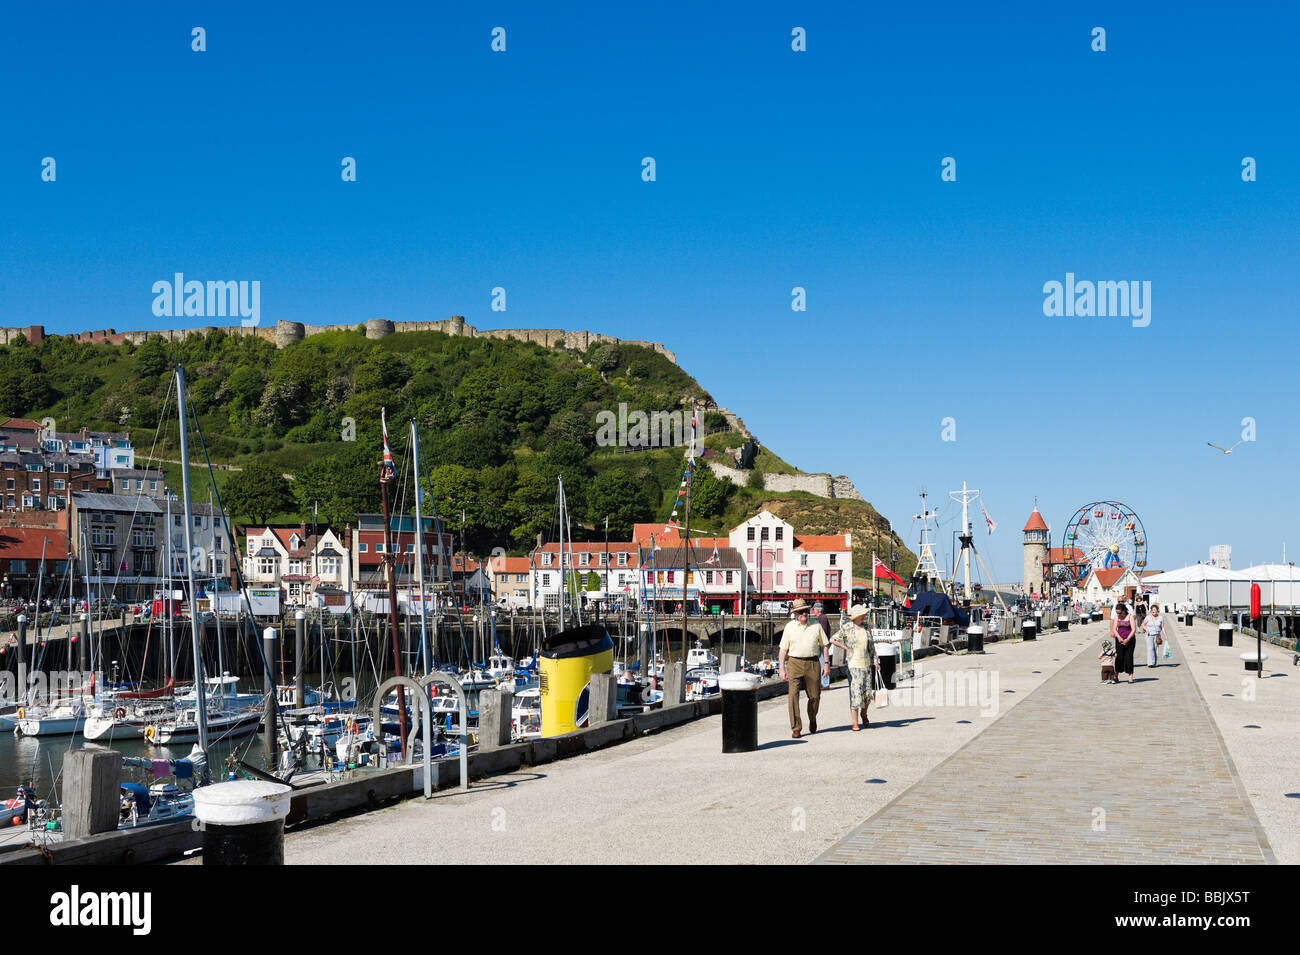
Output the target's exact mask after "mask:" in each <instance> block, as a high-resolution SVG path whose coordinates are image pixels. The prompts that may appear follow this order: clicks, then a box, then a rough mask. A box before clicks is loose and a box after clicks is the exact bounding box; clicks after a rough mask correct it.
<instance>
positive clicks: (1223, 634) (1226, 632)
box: [1219, 620, 1233, 647]
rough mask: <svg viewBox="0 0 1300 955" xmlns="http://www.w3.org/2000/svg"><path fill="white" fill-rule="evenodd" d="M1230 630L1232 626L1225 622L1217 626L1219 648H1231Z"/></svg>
mask: <svg viewBox="0 0 1300 955" xmlns="http://www.w3.org/2000/svg"><path fill="white" fill-rule="evenodd" d="M1232 630H1233V627H1232V624H1231V623H1230V622H1229V621H1227V620H1225V621H1224V622H1223V623H1221V624H1219V646H1221V647H1230V646H1232Z"/></svg>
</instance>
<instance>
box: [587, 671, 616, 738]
mask: <svg viewBox="0 0 1300 955" xmlns="http://www.w3.org/2000/svg"><path fill="white" fill-rule="evenodd" d="M588 698H589V700H590V704H589V707H588V710H587V713H588V717H587V723H588V725H590V726H599V725H600V724H602V723H610V722H613V721H614V720H616V719H618V677H616V676H614V674H612V673H593V674H592V675H591V694H590V696H589V697H588Z"/></svg>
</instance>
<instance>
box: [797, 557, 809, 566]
mask: <svg viewBox="0 0 1300 955" xmlns="http://www.w3.org/2000/svg"><path fill="white" fill-rule="evenodd" d="M799 566H800V567H807V566H808V555H807V554H800V555H799Z"/></svg>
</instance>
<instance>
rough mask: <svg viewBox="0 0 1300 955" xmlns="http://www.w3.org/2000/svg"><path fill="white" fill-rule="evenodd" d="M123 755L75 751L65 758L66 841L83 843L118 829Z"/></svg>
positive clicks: (64, 820) (64, 802)
mask: <svg viewBox="0 0 1300 955" xmlns="http://www.w3.org/2000/svg"><path fill="white" fill-rule="evenodd" d="M121 787H122V754H121V753H119V752H118V751H117V750H113V749H107V750H100V749H74V750H70V751H69V752H68V754H67V755H66V756H64V758H63V838H64V839H67V840H69V841H71V840H73V839H84V838H85V837H86V836H93V835H95V834H96V833H100V832H111V831H112V830H114V829H116V828H117V822H118V814H119V810H120V807H121Z"/></svg>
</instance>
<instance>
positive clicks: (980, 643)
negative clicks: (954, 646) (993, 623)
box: [966, 623, 984, 653]
mask: <svg viewBox="0 0 1300 955" xmlns="http://www.w3.org/2000/svg"><path fill="white" fill-rule="evenodd" d="M966 652H967V653H983V652H984V628H983V627H981V626H980V625H979V624H977V623H973V624H971V625H970V626H969V627H967V628H966Z"/></svg>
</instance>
